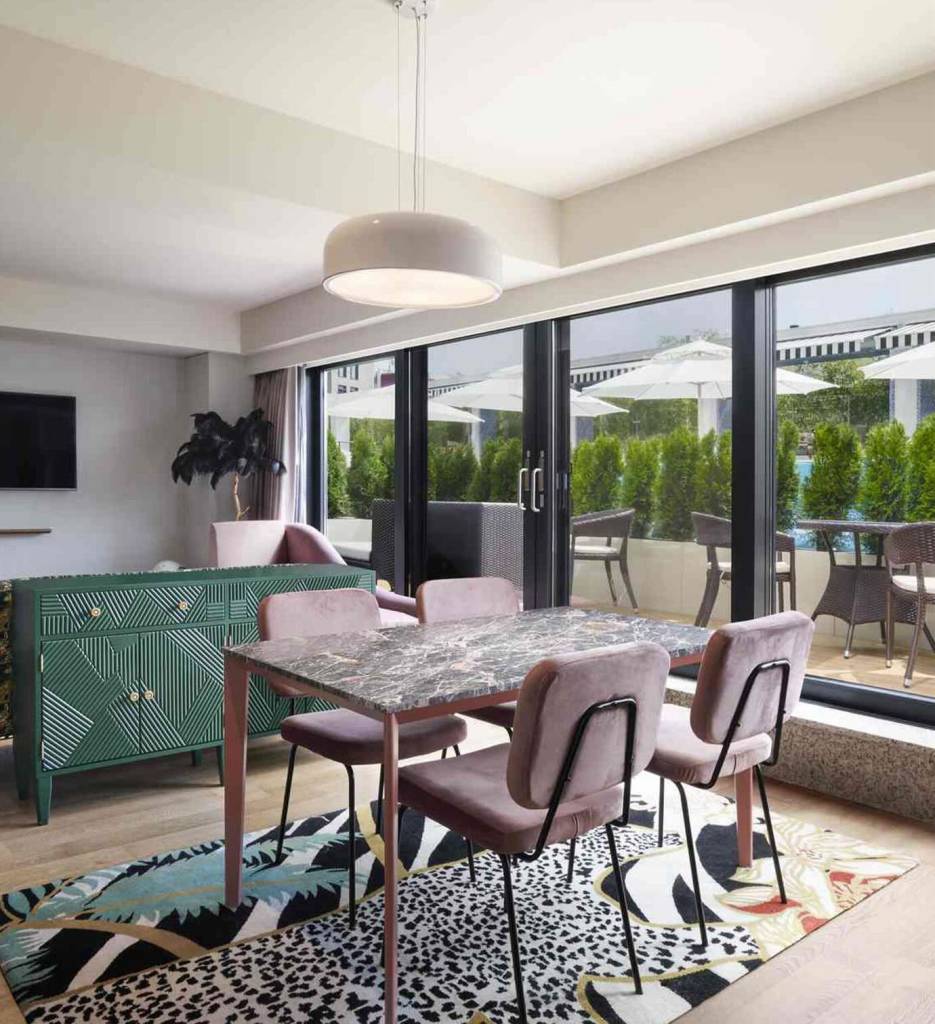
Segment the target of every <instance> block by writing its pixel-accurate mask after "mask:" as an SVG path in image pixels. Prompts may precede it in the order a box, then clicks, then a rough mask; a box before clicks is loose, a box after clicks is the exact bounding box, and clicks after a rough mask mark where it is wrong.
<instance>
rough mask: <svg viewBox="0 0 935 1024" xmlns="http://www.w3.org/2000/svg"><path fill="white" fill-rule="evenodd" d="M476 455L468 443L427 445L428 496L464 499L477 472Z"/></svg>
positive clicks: (440, 498)
mask: <svg viewBox="0 0 935 1024" xmlns="http://www.w3.org/2000/svg"><path fill="white" fill-rule="evenodd" d="M477 468H478V463H477V456H476V455H475V454H474V449H473V448H472V447H471V445H470V444H467V443H465V442H461V443H460V444H448V445H432V446H430V447H429V498H430V499H431V500H434V501H465V500H467V496H468V492H469V491H470V489H471V483H472V481H473V480H474V477H475V474H476V473H477Z"/></svg>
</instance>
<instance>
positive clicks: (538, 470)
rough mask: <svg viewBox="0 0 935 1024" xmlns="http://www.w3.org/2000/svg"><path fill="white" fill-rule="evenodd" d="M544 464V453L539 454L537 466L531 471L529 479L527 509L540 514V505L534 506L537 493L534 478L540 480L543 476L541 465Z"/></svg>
mask: <svg viewBox="0 0 935 1024" xmlns="http://www.w3.org/2000/svg"><path fill="white" fill-rule="evenodd" d="M544 462H545V452H539V465H538V466H536V468H535V469H534V470H533V471H532V476H531V477H530V478H529V507H530V508H531V509H532V511H533V512H541V511H542V505H537V504H536V494H537V493H538V490H537V487H536V477H537V476H538V478H539V480H542V477H543V475H544V472H545V470H544V468H543V463H544Z"/></svg>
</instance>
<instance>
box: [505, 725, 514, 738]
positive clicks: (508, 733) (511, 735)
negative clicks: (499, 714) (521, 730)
mask: <svg viewBox="0 0 935 1024" xmlns="http://www.w3.org/2000/svg"><path fill="white" fill-rule="evenodd" d="M503 728H504V729H506V734H507V736H509V737H510V739H513V730H512V728H510V726H508V725H505V726H504V727H503Z"/></svg>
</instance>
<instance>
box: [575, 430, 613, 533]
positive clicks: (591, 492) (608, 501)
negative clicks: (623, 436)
mask: <svg viewBox="0 0 935 1024" xmlns="http://www.w3.org/2000/svg"><path fill="white" fill-rule="evenodd" d="M622 473H623V447H622V445H621V444H620V439H619V438H617V437H614V436H613V435H611V434H600V435H598V436H597V437H596V438H594V440H593V441H582V442H581V443H580V444H579V445H578V447H577V448H576V449H575V453H574V456H573V457H572V462H571V508H572V512H573V513H574V514H575V515H581V514H582V513H584V512H603V511H605V510H607V509H612V508H619V506H620V476H621V474H622Z"/></svg>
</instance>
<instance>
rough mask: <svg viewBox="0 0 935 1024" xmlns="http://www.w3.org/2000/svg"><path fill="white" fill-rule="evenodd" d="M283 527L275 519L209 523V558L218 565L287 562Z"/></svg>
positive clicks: (283, 524) (226, 566) (222, 566)
mask: <svg viewBox="0 0 935 1024" xmlns="http://www.w3.org/2000/svg"><path fill="white" fill-rule="evenodd" d="M286 551H287V548H286V527H285V523H282V522H280V521H279V520H278V519H244V520H242V521H241V522H229V523H212V524H211V561H212V564H214V565H216V566H218V567H219V568H221V569H226V568H228V567H230V566H236V565H281V564H282V563H284V562H286V561H287V560H288V559H287V555H286Z"/></svg>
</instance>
